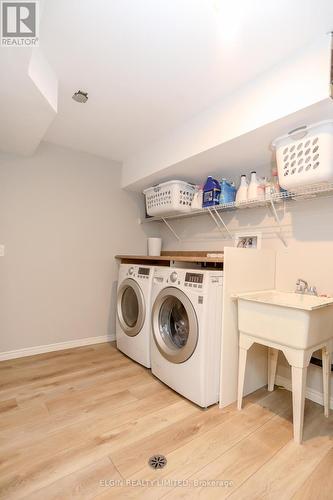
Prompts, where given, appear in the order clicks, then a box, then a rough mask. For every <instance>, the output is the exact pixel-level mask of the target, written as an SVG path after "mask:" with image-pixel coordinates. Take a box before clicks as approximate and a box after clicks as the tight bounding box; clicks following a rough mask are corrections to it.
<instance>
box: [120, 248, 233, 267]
mask: <svg viewBox="0 0 333 500" xmlns="http://www.w3.org/2000/svg"><path fill="white" fill-rule="evenodd" d="M214 255H217V257H215V256H214ZM115 258H116V259H118V260H121V262H123V263H126V262H128V263H132V262H133V263H134V262H138V261H141V262H161V263H166V264H167V263H168V262H170V261H174V262H212V263H214V262H215V263H216V262H223V260H224V259H223V251H221V250H217V251H213V250H210V251H201V252H199V251H198V252H171V251H169V252H162V255H160V256H153V255H116V256H115Z"/></svg>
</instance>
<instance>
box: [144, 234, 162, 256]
mask: <svg viewBox="0 0 333 500" xmlns="http://www.w3.org/2000/svg"><path fill="white" fill-rule="evenodd" d="M147 243H148V255H151V256H154V257H158V256H160V255H161V250H162V239H161V238H148V240H147Z"/></svg>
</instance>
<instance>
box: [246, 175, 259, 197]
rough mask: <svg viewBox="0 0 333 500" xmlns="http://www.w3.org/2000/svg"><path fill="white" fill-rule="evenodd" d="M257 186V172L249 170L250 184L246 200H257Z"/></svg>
mask: <svg viewBox="0 0 333 500" xmlns="http://www.w3.org/2000/svg"><path fill="white" fill-rule="evenodd" d="M258 186H259V181H258V178H257V172H255V171H254V170H253V171H252V172H251V179H250V184H249V190H248V194H247V197H248V200H257V199H258Z"/></svg>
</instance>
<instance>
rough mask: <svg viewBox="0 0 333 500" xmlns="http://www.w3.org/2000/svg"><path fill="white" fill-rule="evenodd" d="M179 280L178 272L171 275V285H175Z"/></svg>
mask: <svg viewBox="0 0 333 500" xmlns="http://www.w3.org/2000/svg"><path fill="white" fill-rule="evenodd" d="M177 278H178V273H177V272H176V271H173V272H172V273H171V274H170V281H171V283H175V282H176V281H177Z"/></svg>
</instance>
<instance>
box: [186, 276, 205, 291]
mask: <svg viewBox="0 0 333 500" xmlns="http://www.w3.org/2000/svg"><path fill="white" fill-rule="evenodd" d="M202 284H203V274H202V273H186V274H185V286H189V287H193V288H202Z"/></svg>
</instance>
